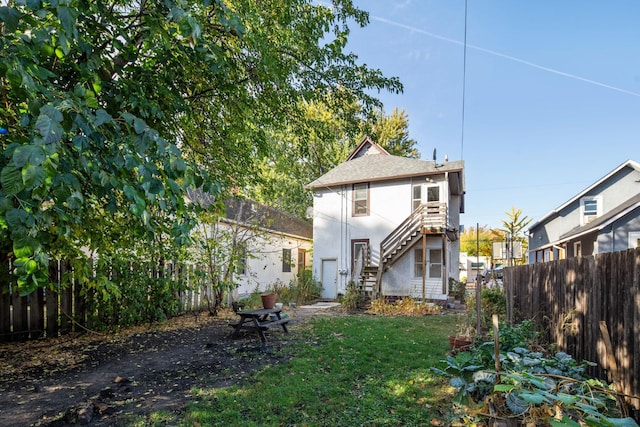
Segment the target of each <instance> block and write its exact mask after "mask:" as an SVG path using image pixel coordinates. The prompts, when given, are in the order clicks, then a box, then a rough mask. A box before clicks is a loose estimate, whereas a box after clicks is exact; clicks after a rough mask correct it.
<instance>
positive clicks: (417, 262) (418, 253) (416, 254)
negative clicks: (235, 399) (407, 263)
mask: <svg viewBox="0 0 640 427" xmlns="http://www.w3.org/2000/svg"><path fill="white" fill-rule="evenodd" d="M422 257H423V255H422V248H420V249H414V251H413V275H414V277H422V266H423V264H422V261H423V260H422Z"/></svg>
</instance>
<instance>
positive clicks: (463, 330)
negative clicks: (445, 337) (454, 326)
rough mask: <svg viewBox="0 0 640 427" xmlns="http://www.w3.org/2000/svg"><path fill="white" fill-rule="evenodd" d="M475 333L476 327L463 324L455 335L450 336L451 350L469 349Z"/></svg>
mask: <svg viewBox="0 0 640 427" xmlns="http://www.w3.org/2000/svg"><path fill="white" fill-rule="evenodd" d="M474 333H475V328H473V327H472V326H469V325H466V324H462V325H461V326H460V329H459V330H458V331H457V332H456V334H455V335H450V336H449V347H450V348H451V351H452V352H454V353H457V352H460V351H466V350H468V349H469V347H471V344H472V343H473V335H474Z"/></svg>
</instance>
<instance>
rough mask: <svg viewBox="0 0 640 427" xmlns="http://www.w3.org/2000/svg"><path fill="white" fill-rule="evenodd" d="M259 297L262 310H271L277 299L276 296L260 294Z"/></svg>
mask: <svg viewBox="0 0 640 427" xmlns="http://www.w3.org/2000/svg"><path fill="white" fill-rule="evenodd" d="M260 297H261V298H262V306H263V307H264V308H273V305H274V304H275V303H276V298H278V296H277V295H276V294H262V295H260Z"/></svg>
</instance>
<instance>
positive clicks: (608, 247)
mask: <svg viewBox="0 0 640 427" xmlns="http://www.w3.org/2000/svg"><path fill="white" fill-rule="evenodd" d="M639 243H640V163H638V162H635V161H633V160H627V161H626V162H624V163H622V164H621V165H620V166H618V167H617V168H615V169H614V170H612V171H611V172H610V173H608V174H607V175H605V176H604V177H602V178H601V179H600V180H598V181H596V182H595V183H594V184H592V185H591V186H589V187H588V188H586V189H585V190H584V191H582V192H581V193H579V194H578V195H576V196H574V197H573V198H571V199H570V200H568V201H567V202H566V203H564V204H563V205H562V206H560V207H558V208H557V209H555V210H553V211H551V212H550V213H548V214H547V215H545V216H544V217H543V218H542V219H540V220H539V221H537V222H536V223H535V224H533V225H532V226H531V227H530V228H529V263H531V264H533V263H537V262H545V261H552V260H557V259H564V258H572V257H577V256H587V255H595V254H598V253H604V252H616V251H622V250H626V249H630V248H636V247H638V246H639Z"/></svg>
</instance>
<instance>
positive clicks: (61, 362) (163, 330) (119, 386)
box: [0, 308, 336, 426]
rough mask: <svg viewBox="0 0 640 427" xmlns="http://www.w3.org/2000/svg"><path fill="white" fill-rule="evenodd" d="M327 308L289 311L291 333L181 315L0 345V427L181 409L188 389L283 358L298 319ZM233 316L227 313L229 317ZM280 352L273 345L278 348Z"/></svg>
mask: <svg viewBox="0 0 640 427" xmlns="http://www.w3.org/2000/svg"><path fill="white" fill-rule="evenodd" d="M331 313H333V314H335V313H336V311H334V310H327V309H309V308H306V309H301V308H300V309H297V310H289V315H290V317H291V323H290V331H291V333H289V334H284V333H283V332H282V330H281V329H279V328H278V329H277V330H273V331H268V339H269V349H268V350H267V351H261V349H260V340H259V338H258V336H257V334H255V333H249V332H248V333H245V334H242V335H241V336H240V337H238V338H233V337H231V336H230V332H231V331H232V330H231V328H230V327H229V326H228V325H227V323H228V318H227V317H217V318H212V317H204V316H199V317H198V318H197V319H196V318H195V316H193V315H191V316H183V317H180V318H175V319H172V320H171V321H169V322H166V323H164V324H161V325H154V326H153V327H152V328H149V327H139V328H135V329H133V330H129V331H126V332H124V333H122V334H120V335H118V336H97V335H90V334H84V335H78V336H66V337H63V338H59V339H52V340H43V341H37V342H29V343H20V344H5V345H2V346H0V425H2V426H30V425H37V426H67V425H74V424H76V423H77V424H84V425H92V426H112V425H127V424H128V423H127V419H130V417H131V416H132V415H136V414H149V413H151V412H153V411H157V410H159V409H165V410H168V411H173V412H178V413H180V412H182V411H184V407H185V405H186V404H187V403H188V402H189V401H190V400H192V398H191V395H190V392H191V389H192V388H193V387H224V386H228V385H232V384H236V383H238V382H241V381H242V380H243V379H245V378H247V377H248V376H249V375H250V374H251V372H252V371H254V370H255V369H258V368H260V367H262V366H264V365H267V364H271V365H273V364H277V363H281V362H283V361H286V360H287V359H288V355H287V353H286V347H287V343H288V342H290V341H292V340H295V339H299V338H298V336H297V334H296V333H295V331H296V325H298V326H300V325H301V324H302V323H304V321H305V320H306V319H307V318H309V317H310V316H315V315H323V314H324V315H327V314H331ZM228 316H229V317H232V316H233V315H232V314H229V315H228ZM281 349H282V350H284V351H278V350H281Z"/></svg>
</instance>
